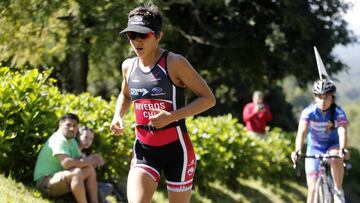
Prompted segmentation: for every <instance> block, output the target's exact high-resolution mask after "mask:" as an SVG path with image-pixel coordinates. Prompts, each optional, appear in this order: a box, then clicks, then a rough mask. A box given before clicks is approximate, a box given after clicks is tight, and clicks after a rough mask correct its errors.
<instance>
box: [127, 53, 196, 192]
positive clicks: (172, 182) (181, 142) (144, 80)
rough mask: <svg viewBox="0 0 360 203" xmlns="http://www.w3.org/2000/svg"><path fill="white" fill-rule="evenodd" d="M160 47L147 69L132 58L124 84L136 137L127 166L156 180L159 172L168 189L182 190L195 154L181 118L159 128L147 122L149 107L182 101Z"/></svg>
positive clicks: (171, 105) (189, 177)
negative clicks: (153, 63) (127, 91)
mask: <svg viewBox="0 0 360 203" xmlns="http://www.w3.org/2000/svg"><path fill="white" fill-rule="evenodd" d="M167 55H168V52H167V51H164V52H163V54H162V56H161V57H160V59H159V60H158V62H157V63H156V65H155V66H154V67H152V69H151V70H150V71H149V72H144V71H143V70H141V68H140V66H139V59H138V58H136V59H135V60H134V63H133V65H132V68H131V69H130V74H129V78H128V87H129V92H130V97H131V101H132V102H133V104H134V111H135V122H136V123H135V126H136V127H135V133H136V140H135V144H134V149H133V158H132V162H131V167H140V168H142V169H144V170H145V171H146V172H147V173H148V174H149V175H150V176H151V177H152V178H153V179H154V181H156V182H159V180H160V174H161V173H162V172H163V173H164V176H165V179H166V183H167V188H168V190H171V191H175V192H182V191H187V190H189V189H191V187H192V182H193V177H194V173H195V168H196V158H195V153H194V149H193V146H192V144H191V141H190V139H189V135H188V133H187V129H186V126H185V120H184V119H182V120H179V121H176V122H173V123H171V124H169V125H167V126H165V127H163V128H161V129H156V128H155V127H153V126H150V125H148V123H149V116H151V115H153V114H156V113H155V112H153V111H152V109H161V110H165V111H168V112H171V111H175V110H177V109H179V108H181V107H183V106H184V105H185V96H184V88H182V87H178V86H176V85H175V84H174V83H173V82H172V81H171V79H170V77H169V74H168V70H167V64H166V58H167Z"/></svg>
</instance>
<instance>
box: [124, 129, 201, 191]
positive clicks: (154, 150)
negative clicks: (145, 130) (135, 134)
mask: <svg viewBox="0 0 360 203" xmlns="http://www.w3.org/2000/svg"><path fill="white" fill-rule="evenodd" d="M134 167H138V168H141V169H143V170H144V171H145V172H146V173H147V174H148V175H149V176H150V177H151V178H152V179H153V180H154V181H155V182H156V183H158V182H159V181H160V174H161V173H162V172H163V173H164V176H165V179H166V184H167V189H168V190H169V191H173V192H184V191H187V190H190V189H191V188H192V184H193V177H194V174H195V168H196V158H195V153H194V148H193V146H192V144H191V141H190V139H189V136H188V135H187V134H184V136H182V137H181V138H180V139H179V140H177V141H174V142H171V143H169V144H166V145H163V146H156V147H155V146H149V145H145V144H143V143H141V142H140V141H139V140H136V141H135V144H134V149H133V158H132V161H131V168H134Z"/></svg>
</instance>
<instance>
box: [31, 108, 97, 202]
mask: <svg viewBox="0 0 360 203" xmlns="http://www.w3.org/2000/svg"><path fill="white" fill-rule="evenodd" d="M78 123H79V118H78V117H77V115H75V114H72V113H67V114H65V115H63V116H62V117H61V118H60V122H59V128H58V130H57V131H56V132H55V133H54V134H52V135H51V136H50V138H49V139H48V140H47V141H46V143H45V145H44V146H43V147H42V149H41V150H40V153H39V155H38V157H37V161H36V165H35V170H34V181H36V187H37V188H38V189H39V190H40V191H42V192H43V193H45V194H46V195H48V196H50V197H59V196H62V195H65V194H67V193H69V192H71V193H72V194H73V196H74V197H75V199H76V201H77V202H79V203H86V202H98V194H97V181H96V172H95V167H96V166H99V165H101V163H102V160H101V159H99V157H98V156H88V157H86V158H82V157H81V153H80V149H79V146H78V144H77V143H76V141H75V136H76V134H77V131H78Z"/></svg>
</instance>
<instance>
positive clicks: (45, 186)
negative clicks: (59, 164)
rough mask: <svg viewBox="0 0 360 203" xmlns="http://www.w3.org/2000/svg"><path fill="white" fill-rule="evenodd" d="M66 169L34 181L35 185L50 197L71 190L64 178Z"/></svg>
mask: <svg viewBox="0 0 360 203" xmlns="http://www.w3.org/2000/svg"><path fill="white" fill-rule="evenodd" d="M66 173H68V172H67V171H60V172H57V173H55V174H54V175H52V176H45V177H42V178H40V179H39V180H37V181H36V187H37V188H38V189H39V190H40V191H42V192H43V193H45V194H46V195H49V196H52V197H58V196H62V195H64V194H66V193H69V192H71V188H70V186H69V185H68V184H67V182H66V180H65V177H66V176H65V174H66Z"/></svg>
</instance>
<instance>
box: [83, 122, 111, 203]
mask: <svg viewBox="0 0 360 203" xmlns="http://www.w3.org/2000/svg"><path fill="white" fill-rule="evenodd" d="M94 137H95V133H94V130H93V129H92V128H90V127H88V126H82V127H80V128H79V133H78V134H77V136H76V140H77V141H78V144H79V148H80V151H81V155H82V157H83V158H85V157H87V156H88V155H89V153H88V152H86V151H87V150H88V149H89V148H90V146H91V145H92V143H93V141H94ZM95 156H98V158H99V159H100V160H102V161H101V165H103V164H105V160H104V159H103V157H102V156H101V155H95ZM113 190H114V187H113V185H112V184H111V183H103V182H98V192H99V195H100V197H99V198H100V202H104V203H106V202H107V200H106V196H108V195H110V194H111V193H112V192H113Z"/></svg>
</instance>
